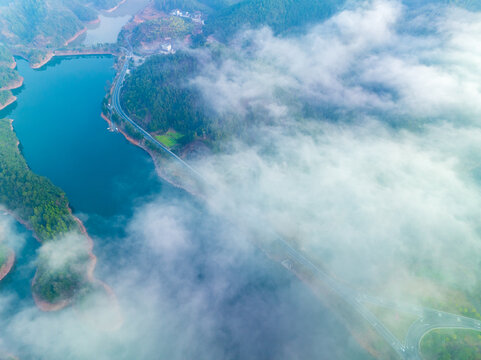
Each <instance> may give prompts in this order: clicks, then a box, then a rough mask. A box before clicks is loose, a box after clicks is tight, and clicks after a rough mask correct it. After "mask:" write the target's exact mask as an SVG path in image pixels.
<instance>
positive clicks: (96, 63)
mask: <svg viewBox="0 0 481 360" xmlns="http://www.w3.org/2000/svg"><path fill="white" fill-rule="evenodd" d="M113 64H114V58H112V57H108V56H103V57H99V56H89V57H72V58H63V59H55V60H54V61H52V62H51V63H49V64H48V65H47V66H46V67H44V68H42V69H41V70H32V69H31V68H30V67H29V66H28V64H27V63H26V62H25V61H23V60H19V61H18V70H19V73H20V74H21V75H22V76H23V77H24V78H25V84H24V86H23V87H22V88H21V89H20V90H18V91H16V95H17V96H18V103H17V104H16V105H15V106H12V107H11V108H10V109H7V110H6V111H3V112H2V113H0V116H1V117H9V118H12V119H14V122H13V126H14V129H15V131H16V133H17V136H18V138H19V140H20V142H21V149H22V153H23V154H24V156H25V158H26V160H27V163H28V164H29V166H30V167H31V169H32V170H33V171H34V172H36V173H38V174H40V175H44V176H47V177H48V178H50V179H51V180H52V182H53V183H54V184H56V185H57V186H59V187H61V188H62V189H63V190H64V191H65V192H66V194H67V197H68V198H69V200H70V203H71V206H72V208H73V210H74V212H75V214H76V215H77V216H79V217H80V218H81V219H82V220H83V221H84V223H85V225H86V228H87V230H88V232H89V234H90V235H91V236H92V237H93V239H94V241H95V248H94V252H95V253H96V255H97V256H98V260H99V261H98V265H97V270H96V276H97V277H98V278H100V279H102V280H105V281H106V282H107V283H108V284H109V285H110V286H112V288H113V290H114V292H115V293H116V294H117V298H118V302H119V304H120V305H121V307H122V308H123V310H124V325H123V327H122V328H121V329H120V330H118V331H113V332H106V333H100V332H97V330H96V329H95V327H94V328H88V327H86V326H84V325H82V326H79V319H78V318H77V317H78V314H77V313H76V312H75V311H74V310H71V309H67V310H66V311H62V312H59V313H48V314H45V313H41V312H40V311H39V310H37V309H36V308H35V307H34V305H33V302H32V300H31V296H30V291H29V288H30V281H31V279H32V277H33V274H34V271H35V267H34V261H35V256H36V250H37V249H38V246H39V245H38V244H37V243H36V242H35V240H34V239H33V238H32V236H31V234H30V233H29V232H28V231H26V230H25V229H23V228H22V227H21V226H20V225H19V224H15V227H16V228H17V230H18V231H19V232H20V233H22V234H24V236H25V238H26V243H25V246H24V247H23V249H22V250H21V251H19V252H18V253H17V256H18V261H17V264H16V267H15V268H14V270H13V271H12V273H11V274H9V275H8V276H7V278H6V279H5V280H4V281H3V282H2V283H1V284H0V291H1V296H0V302H1V304H3V306H2V307H1V309H0V321H1V323H2V329H3V330H2V331H3V333H0V348H4V349H5V350H7V351H9V352H12V353H14V354H16V355H18V356H19V357H20V358H21V359H22V360H28V359H38V358H48V359H50V360H52V359H65V358H68V359H92V358H96V359H113V358H115V359H126V360H128V359H145V360H151V359H161V358H166V359H191V358H197V359H210V360H212V359H249V360H250V359H286V360H291V359H303V360H305V359H346V358H347V359H370V357H369V356H368V355H367V354H366V353H365V352H364V351H363V350H362V349H361V348H360V347H359V346H358V345H357V343H355V341H354V340H353V339H352V337H351V335H350V334H349V332H348V331H347V329H346V328H345V327H344V326H343V324H342V322H340V321H339V319H338V318H337V317H336V316H335V315H334V314H332V313H331V312H330V311H329V310H328V309H326V308H325V307H323V306H322V304H321V303H320V301H319V300H318V299H317V298H316V297H315V296H314V295H313V294H312V293H311V291H310V290H309V289H308V288H307V287H306V286H305V285H304V284H302V283H301V282H299V281H298V280H297V279H296V278H294V277H293V276H292V275H291V274H290V273H288V272H287V271H285V269H284V268H283V267H282V266H280V265H279V264H277V263H275V262H272V261H270V260H269V259H267V258H266V257H265V256H264V255H263V253H262V252H260V251H258V250H257V249H256V248H255V247H253V246H249V245H247V246H246V247H244V248H243V249H242V250H237V247H236V246H234V245H233V244H230V243H229V241H232V239H235V236H233V234H231V233H229V231H230V230H231V229H229V227H228V226H227V225H226V224H224V223H223V222H222V219H219V218H216V217H215V216H214V215H210V214H209V213H208V211H207V210H206V209H204V208H203V204H202V203H201V202H200V201H199V200H197V199H195V198H193V197H192V196H190V195H189V194H187V193H185V192H184V191H182V190H180V189H178V188H175V187H173V186H171V185H169V184H168V183H166V182H164V181H161V180H160V179H159V178H158V177H157V175H156V173H155V169H154V164H153V162H152V160H151V158H150V157H149V156H148V154H147V153H145V152H144V151H143V150H142V149H140V148H138V147H135V146H133V145H132V144H130V143H129V142H127V141H126V140H125V139H124V137H123V136H122V135H121V134H119V133H112V132H109V131H107V123H106V122H105V121H103V120H102V119H101V117H100V111H101V102H102V99H103V97H104V94H105V90H106V85H107V84H108V82H109V81H112V79H113V77H114V70H113ZM153 203H154V204H156V205H155V206H156V209H158V210H157V212H155V211H154V212H153V214H154V216H153V217H152V221H154V222H155V221H157V219H158V220H159V222H160V221H161V220H162V219H163V218H164V216H167V215H169V212H170V211H173V212H176V214H177V218H178V219H181V220H179V222H181V223H182V225H183V226H184V227H185V229H186V230H185V231H187V232H188V233H189V234H190V238H191V243H190V244H189V246H187V247H186V249H185V250H182V251H181V250H179V251H173V252H172V250H171V252H172V254H173V255H172V256H169V257H166V256H164V254H163V253H162V252H158V253H156V252H155V251H149V250H148V248H147V247H146V246H145V244H144V242H146V241H147V240H148V237H149V236H148V234H147V236H143V237H142V236H140V237H139V236H132V234H131V225H129V224H132V223H135V221H137V222H138V221H139V219H138V211H144V210H138V209H143V208H144V207H146V206H147V207H148V206H152V205H149V204H153ZM141 213H142V212H141ZM144 213H147V214H148V213H149V212H148V211H144ZM136 214H137V215H136ZM174 220H175V218H174ZM164 230H165V236H174V234H172V232H171V229H168V228H165V229H164ZM137 235H138V232H137ZM152 236H154V234H152ZM155 236H159V235H158V234H155ZM160 237H162V234H160ZM174 246H175V244H174ZM181 248H182V247H181ZM146 249H147V250H146ZM233 249H236V252H235V253H232V255H230V253H229V252H230V251H233ZM219 289H222V291H220V290H219ZM45 344H48V346H45Z"/></svg>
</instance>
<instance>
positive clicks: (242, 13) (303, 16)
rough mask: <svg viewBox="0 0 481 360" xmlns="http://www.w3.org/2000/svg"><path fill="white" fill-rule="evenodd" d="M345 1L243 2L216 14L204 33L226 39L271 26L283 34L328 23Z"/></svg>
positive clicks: (257, 0) (288, 0) (270, 0)
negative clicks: (314, 24) (320, 23)
mask: <svg viewBox="0 0 481 360" xmlns="http://www.w3.org/2000/svg"><path fill="white" fill-rule="evenodd" d="M343 3H344V0H316V1H312V0H244V1H241V2H239V3H237V4H234V5H232V6H229V7H227V8H225V9H223V10H220V11H218V12H217V13H216V14H214V15H213V16H212V17H211V18H209V19H208V21H207V23H206V32H207V33H215V34H218V36H219V37H221V38H223V39H225V38H228V37H229V36H230V35H232V34H235V33H236V32H237V31H238V30H239V29H241V28H242V27H243V26H246V25H247V26H250V27H259V26H263V25H267V26H270V27H271V28H272V29H273V30H274V32H276V33H283V32H285V31H288V30H291V29H293V28H298V27H302V26H305V25H307V24H310V23H315V22H318V21H321V20H324V19H327V18H328V17H329V16H331V15H332V14H333V13H335V12H336V11H337V10H338V9H339V8H340V7H341V6H342V5H343Z"/></svg>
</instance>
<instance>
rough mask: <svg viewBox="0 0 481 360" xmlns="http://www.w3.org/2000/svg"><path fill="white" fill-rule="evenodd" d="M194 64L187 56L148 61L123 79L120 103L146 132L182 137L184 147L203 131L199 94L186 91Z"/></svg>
mask: <svg viewBox="0 0 481 360" xmlns="http://www.w3.org/2000/svg"><path fill="white" fill-rule="evenodd" d="M198 66H199V64H198V62H197V60H196V59H195V58H194V57H193V56H191V55H189V54H186V53H182V52H178V53H176V54H173V55H164V56H162V55H161V56H153V57H150V58H149V59H148V60H147V61H146V62H145V63H144V64H143V65H142V66H140V67H138V68H137V69H135V70H134V71H133V72H132V74H131V75H130V76H129V77H127V78H126V81H125V85H124V88H123V91H122V97H121V101H122V104H123V106H124V107H125V109H126V110H127V111H128V112H129V113H130V114H131V115H132V116H133V117H134V118H136V119H137V120H138V121H139V123H140V124H142V126H143V127H145V128H146V129H147V131H149V132H163V133H165V132H167V131H168V130H169V129H171V128H172V129H174V130H175V131H177V132H179V133H182V134H183V135H184V137H183V138H182V139H180V141H182V142H184V143H187V142H189V141H191V140H192V139H193V138H194V137H195V136H200V135H201V134H202V133H203V132H204V131H206V128H205V125H206V118H205V114H204V111H203V110H202V101H201V96H200V94H199V93H198V92H197V91H196V90H195V89H192V88H190V87H188V86H187V85H188V80H189V79H190V78H191V77H192V76H193V75H194V74H196V72H197V71H198Z"/></svg>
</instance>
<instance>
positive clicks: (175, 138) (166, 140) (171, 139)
mask: <svg viewBox="0 0 481 360" xmlns="http://www.w3.org/2000/svg"><path fill="white" fill-rule="evenodd" d="M183 137H184V135H182V134H180V133H178V132H175V131H167V133H166V134H165V135H156V136H155V138H156V139H157V140H158V141H159V142H161V143H162V144H163V145H165V146H167V147H168V148H172V147H174V146H176V145H178V143H179V140H180V139H182V138H183Z"/></svg>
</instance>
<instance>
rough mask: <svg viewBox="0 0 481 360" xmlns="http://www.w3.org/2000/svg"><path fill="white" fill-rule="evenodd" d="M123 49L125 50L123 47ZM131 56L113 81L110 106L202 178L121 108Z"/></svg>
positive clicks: (129, 54)
mask: <svg viewBox="0 0 481 360" xmlns="http://www.w3.org/2000/svg"><path fill="white" fill-rule="evenodd" d="M124 50H126V49H125V48H124ZM131 58H132V53H131V52H128V55H126V57H125V62H124V65H123V67H122V71H121V72H120V74H119V76H118V78H117V80H116V82H115V88H114V93H113V96H112V106H113V108H114V109H115V111H116V112H117V114H119V116H120V117H121V118H122V119H124V120H125V121H128V122H129V123H130V124H131V125H132V126H133V127H135V128H136V129H137V130H138V131H139V132H140V133H141V134H142V135H143V137H144V139H146V140H148V141H150V142H151V143H152V144H154V145H156V146H157V147H158V148H160V149H161V150H162V151H163V152H165V153H166V154H168V155H169V156H170V157H171V158H173V159H174V160H175V161H176V162H178V163H180V164H181V165H182V166H184V167H185V168H187V169H188V170H189V171H190V172H192V173H193V174H194V175H195V176H196V177H197V178H200V179H202V176H201V175H200V174H199V173H198V172H197V171H196V170H195V169H193V168H192V167H191V166H190V165H189V164H187V163H186V162H185V161H184V160H182V159H181V158H180V157H179V156H177V155H176V154H174V153H173V152H172V151H170V150H169V149H168V148H167V147H166V146H165V145H164V144H162V143H161V142H159V141H158V140H157V139H155V138H154V137H153V136H152V135H150V134H149V133H148V132H147V131H146V130H144V128H142V127H141V126H140V125H139V124H137V123H136V122H135V121H134V120H132V119H131V118H130V117H129V116H128V115H127V114H126V113H125V112H124V110H123V109H122V106H121V105H120V91H121V90H122V86H123V83H124V79H125V75H126V73H127V70H128V68H129V62H130V59H131Z"/></svg>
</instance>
